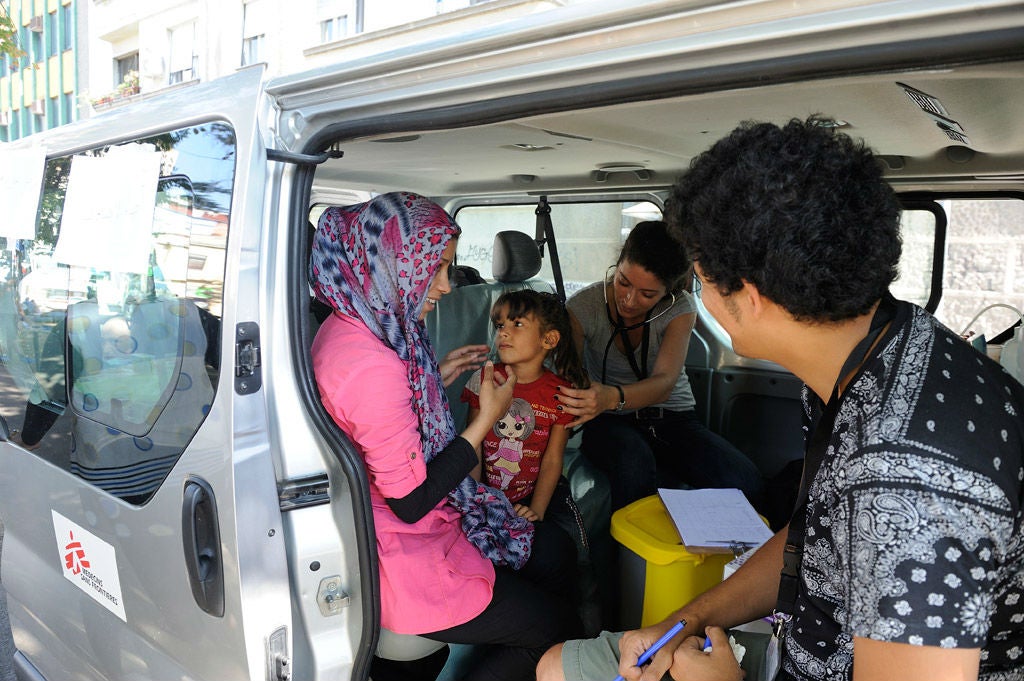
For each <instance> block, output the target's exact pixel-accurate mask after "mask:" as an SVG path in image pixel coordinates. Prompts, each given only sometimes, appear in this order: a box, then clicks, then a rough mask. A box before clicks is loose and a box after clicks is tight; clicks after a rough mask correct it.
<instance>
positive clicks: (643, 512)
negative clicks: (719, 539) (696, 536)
mask: <svg viewBox="0 0 1024 681" xmlns="http://www.w3.org/2000/svg"><path fill="white" fill-rule="evenodd" d="M611 532H612V537H614V538H615V540H616V541H618V542H619V543H620V544H622V545H623V546H625V547H626V548H627V549H629V550H630V551H632V552H633V553H635V554H637V555H638V556H640V557H641V558H643V559H645V560H647V561H648V562H651V563H654V564H656V565H669V564H671V563H675V562H678V561H690V562H693V563H698V564H699V563H703V562H704V554H700V553H690V552H689V551H687V550H686V547H685V546H683V544H682V541H681V540H680V539H679V531H678V530H677V529H676V526H675V523H673V522H672V518H671V516H669V514H668V511H667V510H665V504H663V503H662V502H661V497H659V496H658V495H657V494H654V495H652V496H649V497H645V498H643V499H640V500H638V501H634V502H633V503H632V504H630V505H629V506H625V507H623V508H620V509H619V510H618V511H616V512H615V513H613V514H612V526H611Z"/></svg>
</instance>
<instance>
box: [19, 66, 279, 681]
mask: <svg viewBox="0 0 1024 681" xmlns="http://www.w3.org/2000/svg"><path fill="white" fill-rule="evenodd" d="M259 83H260V73H259V71H250V72H241V73H239V74H237V75H235V76H232V77H229V78H227V79H223V80H220V81H217V83H211V84H208V85H204V86H199V87H196V88H190V89H186V90H182V91H180V92H179V93H177V94H176V95H171V96H170V97H168V98H157V99H155V100H153V101H150V102H143V103H142V104H140V105H138V106H134V107H131V110H130V111H125V112H124V115H123V116H122V115H120V114H119V113H118V112H115V113H113V114H111V115H110V116H109V117H108V116H102V117H99V118H97V119H93V120H91V121H88V122H86V123H85V124H82V125H80V126H71V127H70V128H68V129H67V130H66V131H62V130H61V129H56V130H54V131H51V133H48V134H47V135H46V136H44V137H43V139H42V140H41V141H39V140H35V141H36V142H37V146H35V147H29V146H28V144H27V143H26V145H24V146H23V149H22V150H23V151H24V150H31V149H38V150H39V154H40V156H39V161H40V163H42V166H43V167H42V183H41V188H40V190H39V197H38V208H37V210H36V212H35V215H34V217H32V218H31V219H29V220H25V221H22V222H20V223H18V224H8V225H7V226H6V228H5V229H4V230H3V232H4V233H3V234H2V235H0V253H2V255H0V261H2V264H3V274H4V276H3V278H2V281H0V347H2V355H0V386H2V388H0V417H2V418H0V438H2V439H4V440H6V441H4V442H0V518H2V520H3V522H4V525H5V528H6V535H5V542H4V546H3V549H4V551H3V555H2V563H0V565H2V577H3V583H4V586H5V587H6V589H7V592H8V603H9V608H10V614H11V621H12V625H13V629H14V636H15V643H16V645H17V648H18V654H17V660H16V661H17V664H18V665H19V666H20V667H21V670H20V671H21V672H22V673H24V674H25V675H26V676H28V675H29V674H32V673H34V674H38V675H39V676H40V677H42V678H46V679H63V678H76V679H97V680H99V679H128V678H137V679H143V678H145V679H171V678H182V679H184V678H188V679H217V680H221V679H249V678H259V679H263V678H276V677H275V676H273V675H272V674H278V673H279V672H278V669H279V668H283V671H287V665H288V663H289V658H288V650H289V640H288V632H289V623H290V605H289V596H288V581H287V580H288V576H287V567H286V562H285V558H284V547H283V544H282V539H281V536H280V535H281V532H280V512H279V508H278V503H277V493H276V484H275V476H274V470H273V465H272V463H271V459H270V453H269V448H268V447H267V445H266V442H267V438H266V437H265V435H264V434H261V433H260V431H261V429H262V430H265V429H266V425H265V424H266V419H265V417H264V413H265V406H264V404H263V395H262V394H261V393H260V392H259V391H256V390H254V391H248V392H245V391H241V392H240V391H237V390H236V382H235V371H234V364H235V353H234V348H235V342H234V339H235V336H236V327H237V326H238V325H239V323H240V322H251V321H252V320H253V319H254V318H255V314H256V313H255V309H254V307H253V308H248V309H247V308H245V307H244V306H243V305H244V304H248V305H252V303H249V302H246V303H244V304H239V303H237V302H236V301H254V300H256V299H257V298H258V291H256V290H255V288H254V286H255V284H254V283H251V282H255V281H256V280H257V279H258V278H257V277H243V276H240V272H243V271H244V270H245V265H243V264H240V263H242V262H243V261H244V258H242V257H241V255H240V252H241V251H242V250H243V249H244V244H245V243H247V242H251V241H253V240H255V239H256V238H258V235H259V232H260V221H261V211H262V201H258V200H257V201H253V200H251V196H252V195H251V194H250V193H249V192H247V191H245V188H246V187H247V186H251V185H256V186H258V185H259V184H261V183H262V182H263V181H264V177H263V175H264V171H263V170H262V168H263V166H264V165H265V164H264V163H262V162H260V161H262V159H263V157H264V150H263V148H262V145H261V144H260V143H259V137H258V134H257V127H256V115H255V109H256V106H255V104H256V101H257V100H256V96H257V93H258V88H259ZM243 93H249V94H250V95H251V96H250V97H248V98H247V97H245V96H243ZM161 99H163V101H160V100H161ZM210 112H216V113H214V114H211V113H210ZM32 141H33V140H30V142H32ZM40 142H41V143H40ZM254 155H255V156H256V161H257V162H250V159H252V158H253V157H254ZM30 156H31V154H28V155H24V156H23V157H24V158H28V157H30ZM44 156H45V158H44ZM240 281H241V282H250V283H249V284H244V283H243V284H240V283H239V282H240ZM246 285H248V286H249V289H248V290H246ZM260 443H262V445H260ZM268 669H271V670H273V671H272V672H268V671H267V670H268ZM33 678H34V677H33Z"/></svg>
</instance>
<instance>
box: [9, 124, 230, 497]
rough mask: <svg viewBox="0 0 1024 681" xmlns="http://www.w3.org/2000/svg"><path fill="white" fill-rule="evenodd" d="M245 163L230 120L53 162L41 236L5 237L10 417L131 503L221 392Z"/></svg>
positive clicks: (51, 455)
mask: <svg viewBox="0 0 1024 681" xmlns="http://www.w3.org/2000/svg"><path fill="white" fill-rule="evenodd" d="M234 165H235V139H234V133H233V131H232V130H231V128H230V127H228V126H227V125H225V124H221V123H210V124H205V125H200V126H194V127H189V128H184V129H180V130H174V131H171V132H168V133H165V134H161V135H157V136H155V137H151V138H148V139H143V140H138V141H135V142H133V143H130V144H123V145H119V146H113V147H108V148H103V149H94V150H89V151H86V152H83V153H81V154H77V155H75V156H71V157H62V158H53V159H49V160H48V161H47V164H46V170H45V175H44V186H43V191H42V195H41V199H40V205H39V211H38V214H37V220H36V225H35V230H34V234H35V238H33V239H18V240H14V239H0V248H3V251H2V254H3V255H2V256H0V267H2V272H3V273H4V274H5V275H6V276H5V277H4V282H3V285H2V286H0V348H2V355H0V381H3V384H4V388H3V390H0V409H2V412H0V413H2V415H3V419H4V421H5V422H6V423H5V425H6V427H7V428H8V430H9V431H15V432H14V433H13V435H12V439H13V440H14V441H16V442H19V443H21V444H22V445H23V446H24V447H26V448H27V449H29V450H30V451H32V452H34V453H35V454H36V455H38V456H40V457H43V458H45V459H46V460H48V461H50V462H51V463H53V464H55V465H57V466H60V467H61V468H64V469H65V470H67V471H69V472H70V473H72V474H74V475H77V476H78V477H80V478H82V479H83V480H85V481H87V482H89V483H90V484H93V485H95V486H97V487H99V488H101V489H104V490H105V491H107V492H109V493H110V494H112V495H114V496H117V497H120V498H122V499H125V500H126V501H129V502H131V503H136V504H141V503H144V502H145V501H147V500H148V499H149V498H150V497H151V496H152V494H153V492H155V491H156V490H157V489H158V488H159V486H160V483H161V482H162V481H163V479H164V478H165V477H166V475H167V473H168V472H169V471H170V469H171V467H173V465H174V463H175V462H176V461H177V459H178V457H179V456H180V455H181V453H182V451H183V450H184V449H185V447H186V446H187V445H188V443H189V442H190V441H191V439H192V437H193V436H194V435H195V433H196V431H197V430H198V429H199V426H200V425H201V424H202V422H203V420H204V419H205V417H206V415H207V413H208V411H209V408H210V405H211V403H212V401H213V396H214V392H215V390H216V387H217V379H218V376H219V364H220V362H219V357H220V332H221V331H220V319H221V314H222V312H221V305H222V299H221V296H222V290H223V282H224V265H225V247H226V243H227V231H228V219H229V212H230V202H231V191H232V185H233V181H234Z"/></svg>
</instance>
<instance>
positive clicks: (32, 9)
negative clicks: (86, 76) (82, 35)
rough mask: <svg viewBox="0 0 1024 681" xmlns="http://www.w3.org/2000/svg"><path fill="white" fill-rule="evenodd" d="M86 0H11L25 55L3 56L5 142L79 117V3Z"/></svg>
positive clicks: (0, 126) (0, 104)
mask: <svg viewBox="0 0 1024 681" xmlns="http://www.w3.org/2000/svg"><path fill="white" fill-rule="evenodd" d="M84 1H85V0H8V2H5V3H3V8H2V9H0V11H3V12H4V13H6V14H7V15H8V16H9V17H10V19H11V21H12V23H13V24H14V27H15V30H16V33H15V44H16V46H17V47H18V49H19V50H20V51H21V56H20V57H10V56H6V55H0V141H10V140H15V139H19V138H21V137H26V136H28V135H31V134H32V133H34V132H39V131H41V130H46V129H48V128H53V127H56V126H58V125H63V124H64V123H70V122H71V121H73V120H76V119H77V118H78V117H79V113H78V106H77V104H78V102H77V99H78V83H79V82H80V74H79V72H78V69H79V68H80V65H81V64H80V60H78V59H76V54H77V46H78V36H79V27H78V17H77V9H78V8H77V6H78V5H79V4H81V3H82V2H84Z"/></svg>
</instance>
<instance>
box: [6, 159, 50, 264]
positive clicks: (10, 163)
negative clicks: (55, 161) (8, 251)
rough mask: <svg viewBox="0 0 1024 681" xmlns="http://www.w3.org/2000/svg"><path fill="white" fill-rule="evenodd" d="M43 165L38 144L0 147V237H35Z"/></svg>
mask: <svg viewBox="0 0 1024 681" xmlns="http://www.w3.org/2000/svg"><path fill="white" fill-rule="evenodd" d="M45 167H46V151H45V150H44V149H42V148H40V147H31V148H29V149H0V206H3V211H4V215H3V219H0V236H5V237H7V238H8V239H35V238H36V212H37V210H38V208H39V194H40V192H41V190H42V186H43V171H44V169H45ZM8 248H12V245H11V244H8Z"/></svg>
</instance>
